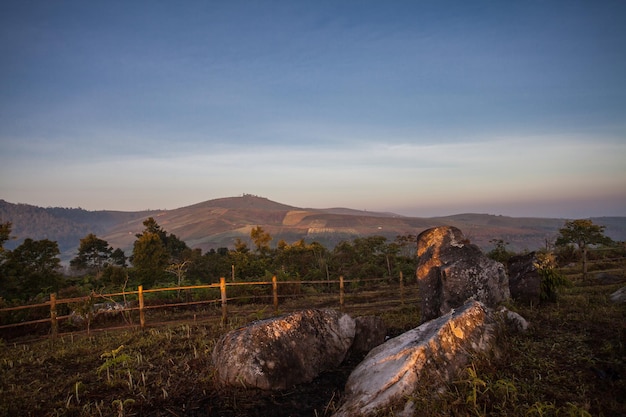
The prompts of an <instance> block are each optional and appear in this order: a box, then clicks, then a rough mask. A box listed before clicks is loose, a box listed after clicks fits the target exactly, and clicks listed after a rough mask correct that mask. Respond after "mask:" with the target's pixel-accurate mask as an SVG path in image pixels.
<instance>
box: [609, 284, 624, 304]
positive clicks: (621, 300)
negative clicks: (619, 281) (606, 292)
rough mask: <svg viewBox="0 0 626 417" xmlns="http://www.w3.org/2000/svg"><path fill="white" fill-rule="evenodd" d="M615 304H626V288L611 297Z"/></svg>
mask: <svg viewBox="0 0 626 417" xmlns="http://www.w3.org/2000/svg"><path fill="white" fill-rule="evenodd" d="M609 298H610V299H611V302H613V303H615V304H621V303H626V287H622V288H620V289H619V290H617V291H615V292H614V293H613V294H611V295H610V296H609Z"/></svg>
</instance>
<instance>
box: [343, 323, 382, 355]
mask: <svg viewBox="0 0 626 417" xmlns="http://www.w3.org/2000/svg"><path fill="white" fill-rule="evenodd" d="M354 323H355V324H356V331H355V334H354V341H353V342H352V348H351V350H352V351H353V352H356V353H361V354H362V353H367V352H369V351H370V350H372V349H373V348H375V347H376V346H378V345H380V344H382V343H383V342H384V341H385V339H386V338H387V326H386V325H385V322H384V320H383V319H382V317H380V316H359V317H355V318H354Z"/></svg>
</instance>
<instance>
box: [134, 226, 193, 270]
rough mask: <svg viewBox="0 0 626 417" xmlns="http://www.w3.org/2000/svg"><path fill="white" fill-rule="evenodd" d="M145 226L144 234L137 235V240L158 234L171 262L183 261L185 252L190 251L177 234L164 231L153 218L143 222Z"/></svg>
mask: <svg viewBox="0 0 626 417" xmlns="http://www.w3.org/2000/svg"><path fill="white" fill-rule="evenodd" d="M143 225H144V227H145V229H144V231H143V233H141V234H137V235H135V236H136V237H137V238H140V237H141V236H142V235H143V234H145V233H154V234H156V235H157V236H159V239H161V242H162V243H163V246H164V247H165V249H166V251H167V253H168V254H169V256H170V258H171V260H172V261H173V262H177V261H182V256H183V253H184V252H185V250H188V249H189V247H188V246H187V244H186V243H185V242H183V241H182V240H180V239H179V238H178V236H176V235H175V234H172V233H167V232H166V231H165V230H163V229H162V228H161V226H159V224H158V223H157V222H156V220H154V218H153V217H148V218H147V219H146V220H145V221H144V222H143Z"/></svg>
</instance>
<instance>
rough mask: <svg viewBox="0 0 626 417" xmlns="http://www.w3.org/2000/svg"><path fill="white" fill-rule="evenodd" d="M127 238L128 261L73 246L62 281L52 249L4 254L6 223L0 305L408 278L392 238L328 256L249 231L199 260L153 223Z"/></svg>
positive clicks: (402, 244)
mask: <svg viewBox="0 0 626 417" xmlns="http://www.w3.org/2000/svg"><path fill="white" fill-rule="evenodd" d="M143 226H144V229H143V231H142V232H141V233H138V234H136V235H135V237H136V240H135V241H134V243H133V250H132V254H131V255H130V256H126V254H125V253H124V251H122V250H121V249H119V248H117V249H114V248H113V247H111V246H110V245H109V243H108V242H107V241H106V240H103V239H101V238H99V237H98V236H96V235H95V234H93V233H90V234H88V235H87V236H85V237H84V238H82V239H80V244H79V247H78V251H77V255H76V256H75V257H74V258H73V259H72V260H71V261H70V268H69V273H66V274H64V273H63V272H62V269H63V268H61V261H60V259H59V255H60V251H59V248H58V245H57V243H56V242H53V241H50V240H48V239H42V240H33V239H25V240H24V242H23V243H22V244H21V245H19V246H18V247H16V248H15V249H14V250H5V249H4V243H5V242H7V241H8V240H9V239H10V236H11V223H8V222H7V223H3V224H1V227H0V297H2V299H3V300H5V302H24V301H29V300H36V299H38V298H40V299H43V298H44V297H45V296H47V294H49V293H51V292H60V294H63V293H66V294H67V296H74V295H82V294H85V293H89V292H91V291H98V292H108V291H118V290H122V289H125V288H132V287H135V288H136V287H137V286H138V285H143V286H144V288H153V287H156V286H172V285H178V286H180V285H195V284H210V283H215V282H219V279H220V277H226V278H227V279H228V280H235V281H255V280H259V279H270V278H271V277H272V276H274V275H275V276H277V277H278V279H279V280H290V281H291V280H303V281H318V280H333V279H338V278H339V276H340V275H343V276H346V277H351V278H366V277H367V278H369V277H390V278H391V277H396V278H397V277H398V276H399V274H400V272H402V273H403V274H404V275H405V276H412V275H414V273H415V265H416V264H415V250H414V247H415V239H416V236H414V235H404V236H398V237H397V238H396V239H395V240H394V241H393V242H389V241H387V238H385V237H382V236H370V237H362V238H355V239H354V240H352V241H344V242H341V243H339V244H338V245H336V246H335V247H334V248H333V249H332V250H329V249H328V248H326V247H324V246H323V245H322V244H320V243H318V242H311V243H308V242H305V241H304V239H300V240H298V241H296V242H291V243H288V242H286V241H284V240H280V241H278V242H276V244H275V245H272V241H273V238H272V236H271V235H270V234H269V233H267V232H266V231H265V230H264V229H263V228H262V227H260V226H257V227H254V228H252V230H251V232H250V240H249V242H246V241H243V240H241V239H237V240H236V241H235V243H234V247H233V248H226V247H221V248H217V249H211V250H209V251H207V252H205V253H202V251H201V250H200V249H192V248H190V247H189V246H188V245H187V244H186V243H185V242H184V241H182V240H181V239H180V238H178V236H176V235H175V234H173V233H168V232H167V231H166V230H164V229H163V228H162V227H161V226H160V225H159V224H158V223H157V222H156V221H155V219H154V218H152V217H150V218H148V219H146V220H145V221H144V222H143Z"/></svg>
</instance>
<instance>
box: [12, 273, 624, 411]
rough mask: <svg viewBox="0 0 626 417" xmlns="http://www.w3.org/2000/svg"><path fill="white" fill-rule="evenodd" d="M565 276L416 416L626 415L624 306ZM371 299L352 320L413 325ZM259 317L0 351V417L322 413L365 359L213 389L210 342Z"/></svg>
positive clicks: (419, 398)
mask: <svg viewBox="0 0 626 417" xmlns="http://www.w3.org/2000/svg"><path fill="white" fill-rule="evenodd" d="M570 279H571V280H573V281H574V282H575V284H574V285H573V286H571V287H567V288H565V289H564V290H563V291H562V292H561V294H560V297H559V300H558V302H556V303H550V304H545V305H542V306H540V307H539V308H538V307H536V306H534V307H529V306H523V305H516V304H512V305H510V306H509V307H510V308H511V309H514V310H516V311H517V312H519V313H520V314H522V315H523V316H524V317H525V318H527V319H528V320H529V321H530V323H531V328H530V330H529V331H528V332H526V333H520V334H509V335H506V334H504V335H501V339H500V348H499V354H498V355H496V356H495V357H492V356H490V357H475V358H473V360H472V362H471V363H470V364H469V365H468V366H467V367H466V368H465V369H464V370H462V372H460V373H459V375H457V376H456V377H455V378H454V381H453V382H452V383H450V384H449V385H448V386H447V389H446V390H445V391H442V392H439V393H435V392H433V391H432V390H431V389H429V385H428V384H427V383H424V384H423V385H422V388H421V389H420V390H418V392H415V393H414V394H413V395H412V396H411V399H412V400H413V401H414V403H415V405H416V410H417V411H416V414H415V415H430V416H617V415H625V413H626V400H625V399H626V379H625V378H624V375H626V374H625V372H626V368H625V365H624V363H625V362H624V340H625V338H626V333H625V332H626V329H624V327H623V326H621V325H620V324H621V323H624V322H625V319H626V306H624V305H616V304H611V303H610V302H609V300H608V294H610V293H611V292H613V291H615V290H616V289H617V288H618V287H619V285H620V284H613V285H608V286H602V285H589V283H588V281H582V280H580V279H578V278H577V276H574V275H570ZM412 288H413V289H415V287H412ZM396 291H397V290H396ZM365 293H366V292H364V293H363V294H365ZM376 294H377V295H376V297H375V298H365V297H364V298H363V299H362V300H361V301H362V304H361V305H360V307H361V309H359V310H358V314H379V315H382V316H383V318H384V320H385V321H386V323H387V324H388V326H389V327H390V334H391V336H394V335H397V334H399V333H401V332H403V331H406V330H408V329H410V328H412V327H414V326H416V325H417V324H418V323H419V309H417V308H416V306H415V304H405V305H402V304H400V303H398V299H397V294H395V295H394V293H393V292H386V294H387V297H390V298H389V300H390V301H392V302H391V303H389V304H388V306H386V307H384V309H381V307H380V304H378V303H377V302H374V300H376V301H380V297H379V296H380V292H378V291H376ZM361 296H362V297H363V295H361ZM313 300H315V298H304V299H298V301H297V302H296V304H293V305H290V306H289V308H304V307H310V306H311V303H312V302H314V301H313ZM284 307H285V308H287V306H284ZM267 314H269V313H268V312H267V311H265V310H263V309H259V310H257V311H256V313H250V315H249V316H238V318H237V319H235V320H234V321H233V322H231V323H230V325H229V326H227V327H223V326H221V325H220V323H219V320H211V319H209V320H206V321H188V322H186V323H180V322H179V323H175V324H171V325H169V326H161V327H154V328H148V329H146V330H145V331H143V332H141V331H139V330H124V331H109V332H98V333H92V334H91V335H90V336H87V335H84V334H81V335H65V336H63V337H60V338H58V339H56V340H51V339H49V340H43V341H38V342H34V343H29V344H0V392H1V393H2V395H0V416H10V415H42V416H94V415H95V416H98V415H103V416H110V415H117V416H137V415H145V416H166V415H195V416H203V415H221V416H244V417H245V416H258V415H275V416H299V415H302V416H315V415H317V416H330V415H331V414H332V413H333V412H334V411H336V409H337V408H338V407H339V406H340V404H341V400H342V392H343V387H344V384H345V381H346V379H347V376H348V375H349V373H350V371H351V369H353V367H354V366H355V365H356V363H358V361H359V360H360V359H361V358H359V357H354V356H352V357H350V358H348V360H347V361H346V362H345V363H344V364H342V365H341V366H340V367H339V368H337V369H336V370H334V371H332V372H328V373H325V374H323V375H321V376H320V377H319V378H318V379H317V380H316V381H314V382H313V383H311V384H305V385H304V386H298V387H294V388H292V389H289V390H284V391H278V392H264V391H258V390H246V389H244V388H243V387H241V388H237V387H235V388H224V387H220V386H218V385H217V384H216V381H215V378H214V377H215V375H214V369H213V367H212V364H211V352H212V349H213V346H214V345H215V342H216V341H217V338H219V336H220V335H221V334H223V333H224V332H226V331H228V330H229V329H232V328H236V327H238V326H240V325H241V324H243V323H245V322H247V321H250V320H254V319H258V318H263V317H266V316H267ZM351 314H356V312H354V313H351ZM392 415H393V414H391V413H385V412H382V413H381V416H392Z"/></svg>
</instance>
